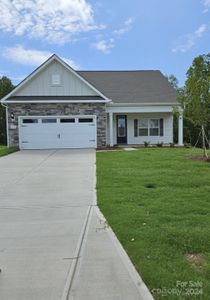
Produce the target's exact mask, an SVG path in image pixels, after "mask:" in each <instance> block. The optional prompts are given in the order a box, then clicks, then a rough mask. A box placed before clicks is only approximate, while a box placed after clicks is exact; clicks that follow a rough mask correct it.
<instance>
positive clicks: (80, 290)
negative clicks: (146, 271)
mask: <svg viewBox="0 0 210 300" xmlns="http://www.w3.org/2000/svg"><path fill="white" fill-rule="evenodd" d="M68 299H69V300H98V299H100V300H103V299H104V300H108V299H109V300H152V299H153V297H152V296H151V294H150V292H149V291H148V289H147V287H146V286H145V284H144V283H143V281H142V280H141V278H140V277H139V275H138V273H137V272H136V270H135V268H134V267H133V265H132V263H131V262H130V260H129V258H128V257H127V254H126V253H125V251H124V250H123V249H122V247H121V245H120V243H119V241H118V240H117V238H116V236H115V235H114V233H113V231H112V230H111V228H110V227H109V226H108V225H107V223H106V220H105V219H104V217H103V215H102V214H101V213H100V211H99V209H98V208H97V207H93V208H92V212H91V216H90V220H89V224H88V228H87V234H86V237H85V239H84V244H83V249H82V251H81V253H80V258H79V263H78V266H77V270H76V274H75V277H74V282H73V284H72V288H71V291H70V294H69V298H68Z"/></svg>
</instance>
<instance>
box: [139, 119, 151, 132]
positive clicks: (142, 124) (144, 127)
mask: <svg viewBox="0 0 210 300" xmlns="http://www.w3.org/2000/svg"><path fill="white" fill-rule="evenodd" d="M148 133H149V130H148V119H140V120H139V136H148Z"/></svg>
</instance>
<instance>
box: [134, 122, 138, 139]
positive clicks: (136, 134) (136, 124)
mask: <svg viewBox="0 0 210 300" xmlns="http://www.w3.org/2000/svg"><path fill="white" fill-rule="evenodd" d="M134 136H138V120H134Z"/></svg>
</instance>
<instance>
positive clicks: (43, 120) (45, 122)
mask: <svg viewBox="0 0 210 300" xmlns="http://www.w3.org/2000/svg"><path fill="white" fill-rule="evenodd" d="M42 123H44V124H47V123H57V119H52V118H48V119H42Z"/></svg>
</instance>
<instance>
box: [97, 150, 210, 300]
mask: <svg viewBox="0 0 210 300" xmlns="http://www.w3.org/2000/svg"><path fill="white" fill-rule="evenodd" d="M195 154H201V150H194V149H164V148H163V149H140V150H136V151H116V152H101V153H100V152H99V153H97V194H98V204H99V207H100V209H101V210H102V212H103V213H104V215H105V217H106V218H107V221H108V223H109V224H110V226H111V227H112V229H113V230H114V232H115V233H116V235H117V237H118V238H119V240H120V241H121V243H122V244H123V246H124V248H125V250H126V251H127V253H128V255H129V256H130V258H131V260H132V261H133V263H134V265H135V266H136V268H137V270H138V271H139V273H140V275H141V276H142V278H143V280H144V281H145V283H146V284H147V286H148V287H149V289H150V290H151V291H152V292H153V295H154V298H155V299H168V300H172V299H210V163H208V162H203V161H196V160H190V159H188V158H187V156H188V155H195ZM173 288H174V290H171V289H173ZM158 289H159V290H158ZM179 293H180V294H179ZM187 293H189V296H187ZM174 294H175V295H174Z"/></svg>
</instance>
